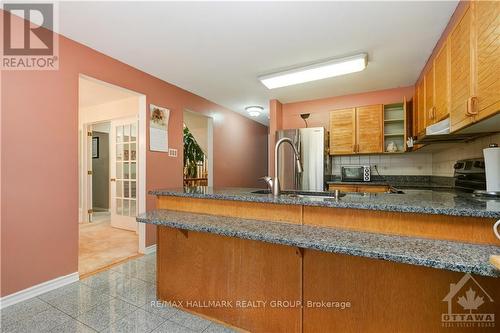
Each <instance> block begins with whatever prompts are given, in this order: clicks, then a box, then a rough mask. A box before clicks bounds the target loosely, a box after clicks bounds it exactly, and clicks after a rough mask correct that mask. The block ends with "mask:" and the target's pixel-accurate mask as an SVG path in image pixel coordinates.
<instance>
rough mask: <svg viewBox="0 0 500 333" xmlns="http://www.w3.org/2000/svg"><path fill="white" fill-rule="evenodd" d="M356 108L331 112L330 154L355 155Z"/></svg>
mask: <svg viewBox="0 0 500 333" xmlns="http://www.w3.org/2000/svg"><path fill="white" fill-rule="evenodd" d="M355 115H356V112H355V109H354V108H351V109H341V110H334V111H331V112H330V154H331V155H335V154H353V153H354V152H355V150H354V146H355V144H356V116H355Z"/></svg>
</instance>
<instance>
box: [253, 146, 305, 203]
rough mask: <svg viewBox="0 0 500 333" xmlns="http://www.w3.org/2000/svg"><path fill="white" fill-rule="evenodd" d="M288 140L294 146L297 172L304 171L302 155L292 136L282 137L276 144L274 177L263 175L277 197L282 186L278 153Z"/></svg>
mask: <svg viewBox="0 0 500 333" xmlns="http://www.w3.org/2000/svg"><path fill="white" fill-rule="evenodd" d="M284 142H287V143H289V144H290V146H292V148H293V155H294V157H295V163H296V165H297V172H298V173H302V164H301V163H300V155H299V152H298V150H297V147H295V145H294V144H293V141H292V140H291V139H290V138H281V139H279V140H278V142H276V145H275V146H274V179H273V178H271V177H269V176H266V177H262V178H261V179H262V180H264V181H265V182H266V183H267V186H268V187H269V189H270V190H271V193H272V194H273V195H274V196H275V197H277V196H279V195H280V192H281V188H280V181H279V178H278V155H279V154H278V153H279V148H280V146H281V144H282V143H284Z"/></svg>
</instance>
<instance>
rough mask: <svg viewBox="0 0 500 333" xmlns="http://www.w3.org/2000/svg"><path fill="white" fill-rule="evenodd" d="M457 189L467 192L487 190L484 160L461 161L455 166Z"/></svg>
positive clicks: (454, 175)
mask: <svg viewBox="0 0 500 333" xmlns="http://www.w3.org/2000/svg"><path fill="white" fill-rule="evenodd" d="M453 168H454V169H455V172H454V174H453V177H454V178H455V189H457V190H463V191H466V192H473V191H475V190H482V191H484V190H486V172H485V169H484V159H483V158H472V159H467V160H460V161H457V162H456V163H455V165H454V166H453Z"/></svg>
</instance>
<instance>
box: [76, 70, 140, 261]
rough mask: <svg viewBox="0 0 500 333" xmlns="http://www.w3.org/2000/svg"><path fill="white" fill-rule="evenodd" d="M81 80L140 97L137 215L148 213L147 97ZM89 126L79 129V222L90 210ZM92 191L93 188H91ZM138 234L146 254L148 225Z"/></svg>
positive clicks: (92, 79) (85, 125)
mask: <svg viewBox="0 0 500 333" xmlns="http://www.w3.org/2000/svg"><path fill="white" fill-rule="evenodd" d="M79 78H81V79H85V80H91V81H94V82H97V83H100V84H103V85H106V86H109V87H111V88H114V89H120V90H123V91H126V92H129V93H131V94H133V95H136V96H137V97H138V105H137V119H138V129H137V159H138V160H137V213H138V214H142V213H144V212H146V149H147V144H146V139H147V138H146V136H147V114H146V110H147V105H146V95H144V94H141V93H139V92H136V91H133V90H130V89H127V88H123V87H120V86H117V85H114V84H111V83H108V82H105V81H101V80H99V79H96V78H93V77H91V76H87V75H84V74H80V75H79ZM111 120H112V119H106V120H104V121H111ZM98 122H103V120H99V121H96V122H93V123H98ZM88 125H90V124H83V126H82V128H80V129H79V132H80V133H79V134H80V142H81V154H80V161H81V175H80V177H81V178H80V179H81V189H80V192H81V195H82V211H81V212H80V214H79V220H80V221H88V214H86V212H87V210H88V208H87V207H88V202H87V200H88V196H89V195H88V190H89V187H88V183H89V177H87V170H89V169H87V168H88V167H89V166H88V159H87V156H88V155H87V154H89V153H90V152H89V151H88V147H87V144H86V142H87V141H86V139H87V129H88ZM91 183H92V182H90V184H91ZM90 190H92V188H90ZM137 233H138V236H139V246H138V252H139V253H142V254H144V253H146V251H147V249H146V225H145V224H144V223H138V226H137Z"/></svg>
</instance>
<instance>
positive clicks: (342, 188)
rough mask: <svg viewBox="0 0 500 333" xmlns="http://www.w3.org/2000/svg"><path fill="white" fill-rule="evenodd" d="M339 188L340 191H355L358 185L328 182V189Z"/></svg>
mask: <svg viewBox="0 0 500 333" xmlns="http://www.w3.org/2000/svg"><path fill="white" fill-rule="evenodd" d="M335 190H339V191H340V192H357V191H358V187H357V186H356V185H346V184H328V191H331V192H333V191H335Z"/></svg>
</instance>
